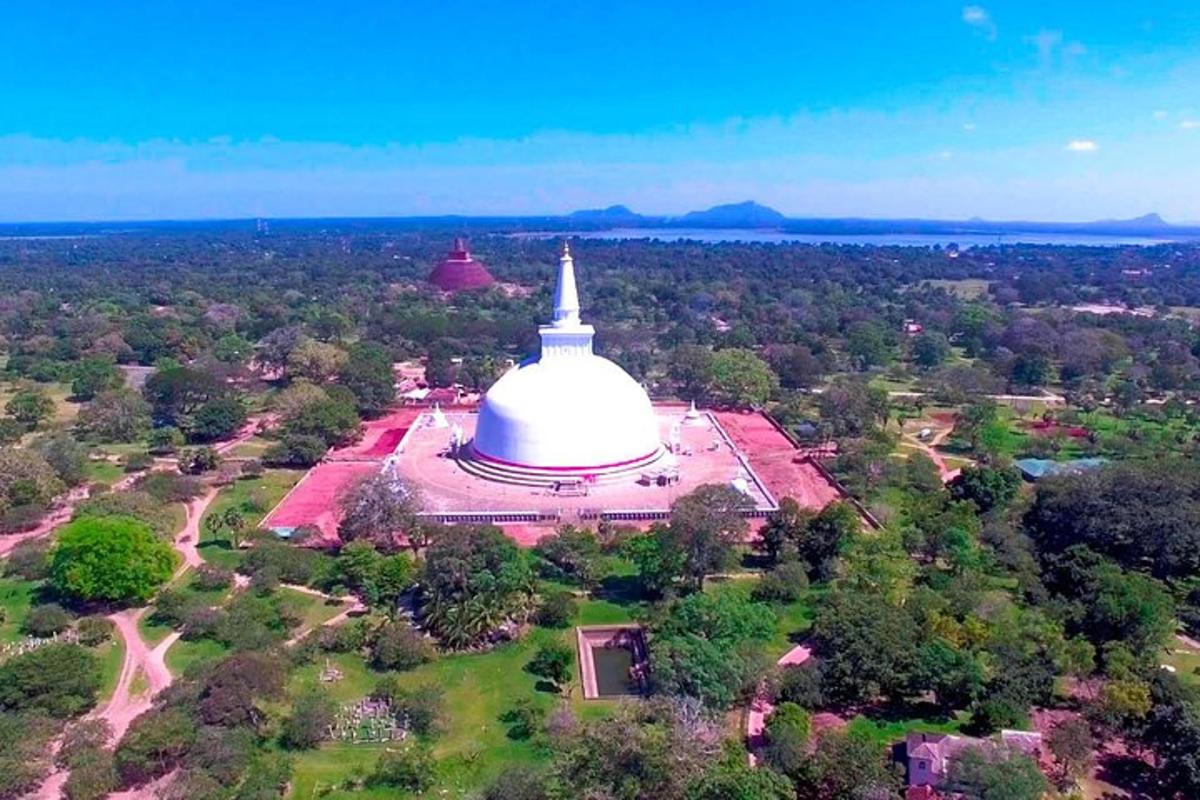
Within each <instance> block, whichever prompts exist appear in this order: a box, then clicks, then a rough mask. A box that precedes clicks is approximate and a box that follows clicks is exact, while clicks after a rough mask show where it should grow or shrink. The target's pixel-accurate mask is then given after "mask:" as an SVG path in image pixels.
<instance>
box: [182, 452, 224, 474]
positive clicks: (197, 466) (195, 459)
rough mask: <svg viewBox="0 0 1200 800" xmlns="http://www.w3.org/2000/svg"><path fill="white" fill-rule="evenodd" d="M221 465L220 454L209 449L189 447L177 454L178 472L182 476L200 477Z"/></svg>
mask: <svg viewBox="0 0 1200 800" xmlns="http://www.w3.org/2000/svg"><path fill="white" fill-rule="evenodd" d="M220 465H221V454H220V453H218V452H217V451H216V450H214V449H213V448H211V447H189V448H187V449H186V450H183V451H182V452H180V454H179V471H180V472H182V473H183V474H184V475H200V474H203V473H205V472H211V471H212V470H214V469H216V468H217V467H219V466H220Z"/></svg>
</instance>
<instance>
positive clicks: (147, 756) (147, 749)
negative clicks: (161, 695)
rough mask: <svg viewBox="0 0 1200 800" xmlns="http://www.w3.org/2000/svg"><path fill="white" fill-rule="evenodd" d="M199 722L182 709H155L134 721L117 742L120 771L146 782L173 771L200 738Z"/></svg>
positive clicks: (130, 779)
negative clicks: (118, 742)
mask: <svg viewBox="0 0 1200 800" xmlns="http://www.w3.org/2000/svg"><path fill="white" fill-rule="evenodd" d="M197 727H198V726H197V725H196V721H195V720H194V719H192V718H191V717H190V716H188V714H186V713H185V712H184V711H182V710H181V709H178V708H156V709H151V710H150V711H148V712H147V713H145V714H142V715H141V716H140V717H138V718H137V719H135V720H134V721H133V724H132V725H130V726H129V730H128V732H126V734H125V736H124V737H123V738H122V739H121V743H120V744H119V745H117V751H116V765H117V773H118V774H119V775H120V776H121V781H122V782H123V783H125V784H132V785H137V784H142V783H146V782H147V781H149V780H151V779H153V778H157V777H158V776H160V775H165V774H167V773H168V772H170V771H171V770H172V769H174V768H175V766H176V765H177V764H178V763H179V761H180V759H182V758H183V756H184V754H185V753H187V751H188V748H190V747H191V746H192V743H193V742H195V741H196V736H197Z"/></svg>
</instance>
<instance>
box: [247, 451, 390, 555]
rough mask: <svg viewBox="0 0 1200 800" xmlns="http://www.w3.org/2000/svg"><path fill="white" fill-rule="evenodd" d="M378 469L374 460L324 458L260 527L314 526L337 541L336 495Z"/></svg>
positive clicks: (326, 537) (327, 537) (328, 538)
mask: <svg viewBox="0 0 1200 800" xmlns="http://www.w3.org/2000/svg"><path fill="white" fill-rule="evenodd" d="M378 471H379V464H378V463H377V462H375V461H326V462H324V463H321V464H318V465H317V466H315V467H313V468H312V469H311V470H309V472H308V474H307V475H305V476H304V477H303V478H302V479H301V480H300V482H299V483H297V484H296V485H295V487H294V488H293V489H292V491H290V492H289V493H288V495H287V496H286V497H284V498H283V500H282V501H281V502H280V503H279V505H277V506H275V508H274V509H272V511H271V513H270V514H268V515H267V518H266V519H264V520H263V523H262V526H263V527H264V528H296V527H299V526H301V525H315V526H316V527H318V528H320V529H321V533H322V535H323V537H324V538H325V539H327V540H330V541H336V540H337V523H338V520H337V498H338V495H339V494H341V491H342V489H343V488H344V487H346V486H347V485H348V484H349V483H351V482H352V481H354V480H357V479H359V478H361V477H363V476H365V475H373V474H375V473H376V472H378Z"/></svg>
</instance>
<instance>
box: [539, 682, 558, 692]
mask: <svg viewBox="0 0 1200 800" xmlns="http://www.w3.org/2000/svg"><path fill="white" fill-rule="evenodd" d="M533 690H534V691H535V692H544V693H546V694H558V693H559V691H558V686H557V685H555V684H553V683H551V682H550V681H547V680H539V681H538V682H537V683H535V684H534V685H533Z"/></svg>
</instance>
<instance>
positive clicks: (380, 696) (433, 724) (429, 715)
mask: <svg viewBox="0 0 1200 800" xmlns="http://www.w3.org/2000/svg"><path fill="white" fill-rule="evenodd" d="M371 697H373V698H375V699H376V700H386V701H388V704H389V705H390V706H391V708H392V711H394V712H395V713H396V715H397V716H404V717H406V718H407V719H408V729H409V730H410V731H412V732H413V733H415V734H417V735H418V736H430V735H432V734H434V733H436V732H437V730H438V728H439V727H440V725H441V721H442V710H443V707H444V705H445V701H444V696H443V692H442V689H441V687H440V686H435V685H433V684H424V685H421V686H414V687H411V688H405V687H402V686H401V685H400V682H399V680H398V679H397V678H396V676H395V675H388V676H387V677H384V678H382V679H380V681H379V683H377V684H376V685H375V690H374V691H372V692H371Z"/></svg>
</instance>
